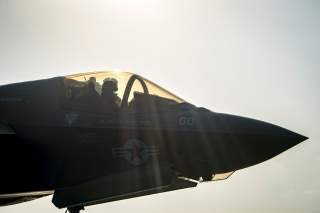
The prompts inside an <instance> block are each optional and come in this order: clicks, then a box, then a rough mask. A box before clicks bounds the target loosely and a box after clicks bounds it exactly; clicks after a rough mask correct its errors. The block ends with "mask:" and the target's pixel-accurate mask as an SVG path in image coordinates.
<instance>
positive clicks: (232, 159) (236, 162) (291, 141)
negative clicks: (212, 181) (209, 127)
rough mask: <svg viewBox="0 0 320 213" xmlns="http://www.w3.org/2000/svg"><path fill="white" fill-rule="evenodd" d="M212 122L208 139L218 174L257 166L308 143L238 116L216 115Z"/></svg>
mask: <svg viewBox="0 0 320 213" xmlns="http://www.w3.org/2000/svg"><path fill="white" fill-rule="evenodd" d="M215 121H216V125H215V126H214V128H213V131H212V133H211V137H210V136H208V138H211V143H210V144H211V146H212V150H213V151H212V152H213V155H214V156H215V157H214V158H215V159H214V161H215V162H221V163H220V164H219V165H218V164H216V169H217V168H219V169H217V170H218V171H220V172H226V171H233V170H237V169H241V168H245V167H248V166H252V165H255V164H258V163H261V162H263V161H265V160H268V159H270V158H273V157H275V156H276V155H278V154H280V153H282V152H284V151H286V150H288V149H290V148H291V147H293V146H296V145H297V144H299V143H301V142H303V141H305V140H307V139H308V138H307V137H306V136H303V135H301V134H298V133H295V132H293V131H290V130H288V129H285V128H282V127H280V126H276V125H273V124H270V123H267V122H263V121H260V120H255V119H250V118H245V117H240V116H234V115H227V114H219V115H216V120H215ZM218 156H222V157H220V158H219V159H218ZM225 156H228V157H225ZM214 161H212V162H214ZM221 165H222V166H221Z"/></svg>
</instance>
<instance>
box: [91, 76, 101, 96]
mask: <svg viewBox="0 0 320 213" xmlns="http://www.w3.org/2000/svg"><path fill="white" fill-rule="evenodd" d="M89 83H92V84H93V85H94V89H95V90H96V91H97V93H99V95H101V90H102V86H101V85H100V84H99V83H98V82H97V79H96V78H95V77H90V78H89V80H88V84H89Z"/></svg>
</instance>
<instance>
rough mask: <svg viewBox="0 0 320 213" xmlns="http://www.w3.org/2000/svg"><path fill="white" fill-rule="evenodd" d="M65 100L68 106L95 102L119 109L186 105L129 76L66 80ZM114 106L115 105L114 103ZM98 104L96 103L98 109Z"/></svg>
mask: <svg viewBox="0 0 320 213" xmlns="http://www.w3.org/2000/svg"><path fill="white" fill-rule="evenodd" d="M64 85H65V88H66V96H67V98H68V99H69V100H70V101H71V102H78V103H81V104H93V105H94V104H95V102H97V101H98V100H100V99H102V100H106V101H104V103H105V104H106V105H110V104H111V103H112V104H113V105H114V106H111V108H112V107H119V108H128V107H131V106H135V105H138V106H139V107H140V108H141V106H142V108H143V105H146V104H150V101H151V102H152V103H153V104H155V103H156V105H157V106H161V105H163V104H178V103H184V102H185V101H184V100H183V99H181V98H179V97H178V96H176V95H174V94H172V93H171V92H169V91H167V90H165V89H163V88H162V87H160V86H158V85H157V84H155V83H153V82H151V81H149V80H147V79H145V78H143V77H141V76H138V75H135V74H132V73H129V72H112V71H107V72H91V73H82V74H76V75H69V76H65V78H64ZM113 102H114V103H113ZM97 104H98V103H96V105H97Z"/></svg>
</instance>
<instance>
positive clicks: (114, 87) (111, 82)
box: [103, 77, 118, 92]
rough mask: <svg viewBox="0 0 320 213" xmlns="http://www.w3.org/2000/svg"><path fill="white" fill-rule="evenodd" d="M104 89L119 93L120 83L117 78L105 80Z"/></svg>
mask: <svg viewBox="0 0 320 213" xmlns="http://www.w3.org/2000/svg"><path fill="white" fill-rule="evenodd" d="M103 88H104V89H109V90H111V91H114V92H116V91H118V81H117V79H115V78H110V77H108V78H105V79H104V80H103Z"/></svg>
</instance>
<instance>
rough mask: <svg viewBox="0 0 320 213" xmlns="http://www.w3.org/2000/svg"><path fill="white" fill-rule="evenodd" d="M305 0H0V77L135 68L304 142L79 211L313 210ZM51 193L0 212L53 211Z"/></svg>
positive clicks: (317, 170) (317, 104) (311, 70)
mask: <svg viewBox="0 0 320 213" xmlns="http://www.w3.org/2000/svg"><path fill="white" fill-rule="evenodd" d="M319 11H320V3H319V1H317V0H314V1H311V0H303V1H302V0H301V1H298V0H290V1H289V0H265V1H262V0H242V1H238V0H234V1H229V0H221V1H216V0H200V1H199V0H135V1H132V0H114V1H111V0H104V1H102V0H91V1H70V0H51V1H42V0H29V1H23V0H21V1H18V0H1V1H0V70H1V71H0V72H1V74H2V75H1V80H0V84H5V83H13V82H17V81H25V80H33V79H40V78H46V77H54V76H58V75H66V74H73V73H78V72H86V71H92V70H105V69H125V70H131V71H133V72H136V73H138V74H140V75H142V76H144V77H146V78H148V79H150V80H152V81H154V82H156V83H158V84H159V85H161V86H163V87H164V88H167V89H168V90H169V91H171V92H173V93H175V94H177V95H178V96H180V97H182V98H184V99H186V100H188V101H190V102H191V103H193V104H195V105H197V106H204V107H206V108H209V109H211V110H214V111H217V112H227V113H231V114H238V115H243V116H248V117H253V118H257V119H261V120H265V121H268V122H271V123H274V124H277V125H280V126H283V127H285V128H288V129H290V130H293V131H296V132H298V133H301V134H303V135H306V136H308V137H309V138H310V139H309V140H308V141H306V142H304V143H302V144H299V145H298V146H296V147H294V148H292V149H290V150H289V151H287V152H285V153H283V154H281V155H279V156H277V157H275V158H273V159H272V160H269V161H267V162H265V163H262V164H260V165H257V166H254V167H251V168H247V169H244V170H241V171H238V172H236V173H235V174H234V175H233V176H232V177H231V178H230V179H228V180H226V181H221V182H215V183H210V184H202V185H200V186H199V187H197V188H195V189H188V190H183V191H178V192H170V193H163V194H159V195H152V196H147V197H141V198H135V199H130V200H125V201H120V202H113V203H107V204H102V205H98V206H94V207H89V208H87V209H86V210H87V212H92V213H93V212H97V213H98V212H113V213H115V212H130V213H135V212H137V213H138V212H139V213H143V212H151V211H152V212H153V213H164V212H165V213H171V212H172V213H173V212H184V213H189V212H190V213H193V212H201V213H212V212H225V213H231V212H246V213H254V212H260V213H269V212H281V213H301V212H308V213H316V212H319V211H320V204H319V200H320V182H319V180H318V178H319V176H320V167H319V164H320V145H319V140H320V131H319V120H320V113H319V109H320V97H319V91H320V84H319V83H320V72H319V69H320V58H319V56H320V52H319V51H320V39H319V38H320V27H319V22H320V13H319ZM63 211H64V210H58V209H56V208H55V207H54V206H53V204H51V197H48V198H43V199H39V200H36V201H32V202H29V203H24V204H19V205H16V206H10V207H2V208H0V212H1V213H8V212H12V213H14V212H39V213H40V212H63Z"/></svg>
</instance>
